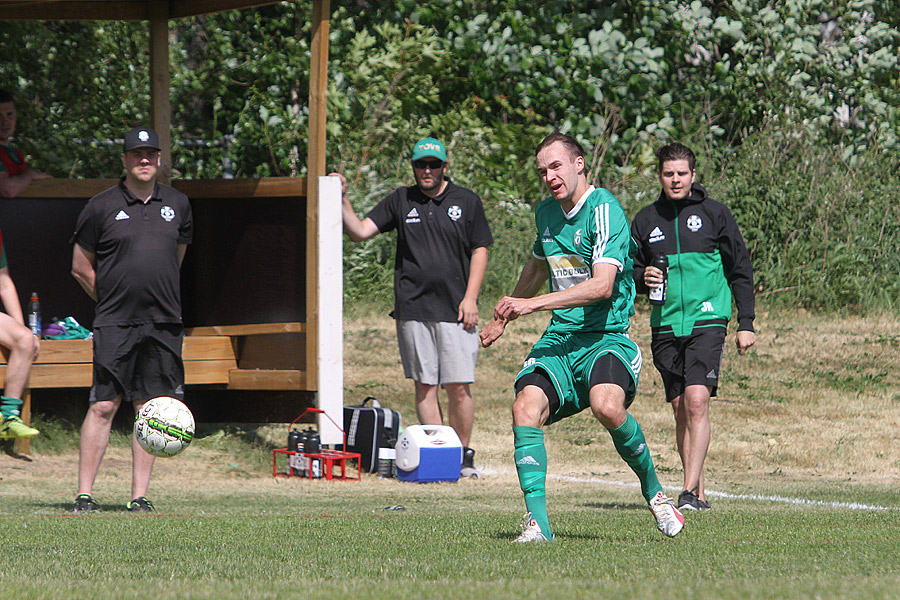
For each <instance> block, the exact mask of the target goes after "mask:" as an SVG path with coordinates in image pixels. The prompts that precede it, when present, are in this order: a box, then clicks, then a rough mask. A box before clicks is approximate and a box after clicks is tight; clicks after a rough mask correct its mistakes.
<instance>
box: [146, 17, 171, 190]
mask: <svg viewBox="0 0 900 600" xmlns="http://www.w3.org/2000/svg"><path fill="white" fill-rule="evenodd" d="M149 10H150V14H149V16H150V118H151V120H152V127H153V129H155V130H156V133H158V134H159V145H160V146H161V149H162V156H161V157H160V169H159V173H158V175H157V179H158V180H159V181H161V182H163V183H169V181H170V180H171V177H172V132H171V126H172V104H171V100H170V98H169V2H168V1H166V0H155V1H154V2H151V3H150V7H149Z"/></svg>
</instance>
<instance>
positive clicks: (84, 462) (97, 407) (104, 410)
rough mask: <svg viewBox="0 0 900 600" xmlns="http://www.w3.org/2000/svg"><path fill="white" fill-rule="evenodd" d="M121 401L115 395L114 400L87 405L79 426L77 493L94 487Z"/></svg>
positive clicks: (89, 490)
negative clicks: (82, 420)
mask: <svg viewBox="0 0 900 600" xmlns="http://www.w3.org/2000/svg"><path fill="white" fill-rule="evenodd" d="M121 403H122V397H121V396H117V397H116V398H115V399H114V400H103V401H101V402H93V403H91V405H90V406H89V407H88V411H87V415H86V416H85V417H84V423H83V424H82V426H81V446H80V448H79V453H78V493H79V494H88V495H90V494H91V491H92V490H93V488H94V479H96V477H97V472H98V471H99V470H100V463H101V462H102V461H103V454H104V453H105V452H106V446H107V445H108V444H109V430H110V429H111V428H112V422H113V417H114V416H115V415H116V410H118V408H119V404H121Z"/></svg>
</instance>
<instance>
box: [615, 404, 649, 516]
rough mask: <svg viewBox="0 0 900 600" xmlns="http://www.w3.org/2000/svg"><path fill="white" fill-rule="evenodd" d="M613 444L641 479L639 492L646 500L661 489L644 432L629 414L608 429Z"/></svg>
mask: <svg viewBox="0 0 900 600" xmlns="http://www.w3.org/2000/svg"><path fill="white" fill-rule="evenodd" d="M609 435H610V436H612V439H613V444H615V446H616V450H618V452H619V456H621V457H622V459H623V460H624V461H625V462H626V463H628V466H629V467H631V470H632V471H634V473H635V474H636V475H637V476H638V479H640V481H641V493H642V494H643V495H644V498H646V500H647V502H650V499H651V498H653V496H655V495H656V494H657V492H661V491H662V486H661V485H660V484H659V480H658V479H657V478H656V469H654V468H653V459H652V458H650V449H649V448H647V442H646V441H645V440H644V432H643V431H641V426H640V425H638V422H637V421H635V420H634V417H632V416H631V415H630V414H629V415H627V416H626V417H625V422H624V423H622V424H621V425H619V426H618V427H617V428H616V429H611V430H609Z"/></svg>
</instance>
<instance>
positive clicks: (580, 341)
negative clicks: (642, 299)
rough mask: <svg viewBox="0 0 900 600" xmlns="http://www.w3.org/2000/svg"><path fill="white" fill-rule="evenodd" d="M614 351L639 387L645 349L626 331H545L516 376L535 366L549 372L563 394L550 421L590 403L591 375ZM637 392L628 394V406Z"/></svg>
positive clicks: (554, 420) (548, 420)
mask: <svg viewBox="0 0 900 600" xmlns="http://www.w3.org/2000/svg"><path fill="white" fill-rule="evenodd" d="M606 354H611V355H613V356H615V357H616V358H618V359H619V360H620V361H622V364H623V365H625V368H626V370H627V371H628V373H629V374H630V375H631V378H632V379H633V380H634V389H637V384H638V378H639V377H640V375H641V361H642V358H641V349H640V348H638V345H637V344H635V343H634V342H633V341H632V340H631V338H629V337H628V335H627V334H625V333H567V334H560V333H552V332H544V335H542V336H541V339H539V340H538V342H537V344H535V345H534V347H533V348H532V349H531V352H530V353H529V354H528V358H527V359H526V360H525V365H524V366H523V367H522V370H521V371H519V374H518V375H516V380H518V379H519V378H520V377H522V376H523V375H525V374H527V373H531V372H532V371H534V370H535V369H542V370H543V371H544V372H546V373H547V375H548V377H549V378H550V381H552V382H553V387H555V388H556V393H557V394H558V395H559V410H557V411H556V412H555V413H553V414H551V415H550V418H549V419H547V424H548V425H549V424H550V423H555V422H556V421H559V420H560V419H564V418H566V417H570V416H572V415H574V414H577V413H579V412H581V411H583V410H584V409H585V408H587V407H588V406H590V377H591V371H592V369H593V368H594V363H595V362H596V361H597V359H598V358H600V357H601V356H604V355H606ZM632 400H634V396H633V395H632V396H631V397H626V398H625V406H626V407H628V406H629V405H630V404H631V402H632Z"/></svg>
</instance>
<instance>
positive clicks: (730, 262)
mask: <svg viewBox="0 0 900 600" xmlns="http://www.w3.org/2000/svg"><path fill="white" fill-rule="evenodd" d="M631 235H632V237H634V240H635V242H637V245H638V251H637V256H635V259H634V281H635V287H636V291H637V293H638V294H646V293H647V292H649V290H648V288H647V286H646V285H645V284H644V269H645V268H646V267H647V266H648V265H650V263H651V261H652V260H653V257H654V256H656V255H658V254H665V255H667V256H668V258H669V277H668V288H667V290H666V301H665V304H663V305H661V306H657V305H655V306H653V310H652V311H651V313H650V326H651V329H652V331H653V335H654V336H663V335H675V336H679V337H680V336H685V335H691V334H692V333H693V332H694V331H695V330H696V329H699V328H705V327H726V326H727V325H728V320H729V319H730V318H731V299H732V292H733V293H734V301H735V304H736V305H737V318H738V330H739V331H753V319H754V317H755V304H756V302H755V298H754V293H753V269H752V267H751V265H750V254H749V252H747V246H746V244H744V238H743V237H742V236H741V232H740V230H739V229H738V226H737V223H736V222H735V220H734V217H733V216H732V215H731V211H729V210H728V207H726V206H725V205H724V204H722V203H721V202H716V201H715V200H713V199H712V198H710V197H709V195H708V193H707V191H706V189H705V188H704V187H703V186H702V185H700V184H698V183H694V184H693V186H692V187H691V194H690V196H688V197H687V198H685V199H684V200H680V201H678V202H674V201H672V200H669V199H668V198H667V197H666V196H665V194H663V193H660V197H659V199H658V200H657V201H656V202H654V203H653V204H651V205H649V206H646V207H644V208H643V209H641V211H640V212H638V214H637V216H635V218H634V221H633V222H632V223H631Z"/></svg>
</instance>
